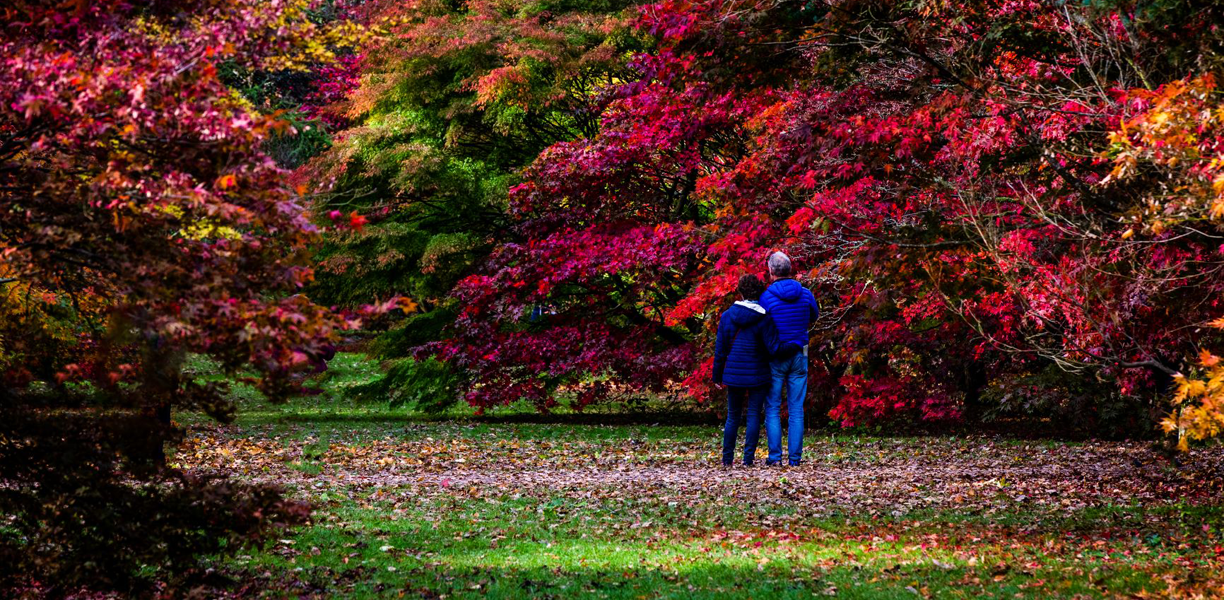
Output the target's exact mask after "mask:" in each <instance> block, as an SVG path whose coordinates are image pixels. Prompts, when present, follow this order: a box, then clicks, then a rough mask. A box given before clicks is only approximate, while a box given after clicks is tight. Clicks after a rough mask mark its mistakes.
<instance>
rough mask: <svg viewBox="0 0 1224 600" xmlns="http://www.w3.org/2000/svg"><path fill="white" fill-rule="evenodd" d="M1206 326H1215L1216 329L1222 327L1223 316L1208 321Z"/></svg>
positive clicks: (1223, 325)
mask: <svg viewBox="0 0 1224 600" xmlns="http://www.w3.org/2000/svg"><path fill="white" fill-rule="evenodd" d="M1207 326H1208V327H1215V328H1216V329H1224V317H1220V318H1218V319H1216V320H1214V321H1209V322H1208V323H1207Z"/></svg>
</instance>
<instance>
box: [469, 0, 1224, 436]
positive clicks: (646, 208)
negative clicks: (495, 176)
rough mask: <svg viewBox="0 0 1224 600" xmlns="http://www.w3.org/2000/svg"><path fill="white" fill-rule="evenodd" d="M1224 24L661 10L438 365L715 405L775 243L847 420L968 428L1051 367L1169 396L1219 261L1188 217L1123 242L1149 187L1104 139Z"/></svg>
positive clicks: (541, 179)
mask: <svg viewBox="0 0 1224 600" xmlns="http://www.w3.org/2000/svg"><path fill="white" fill-rule="evenodd" d="M1212 14H1214V13H1211V12H1207V13H1203V14H1198V13H1195V14H1194V16H1193V17H1192V18H1190V17H1186V18H1182V17H1176V18H1174V17H1169V18H1170V19H1174V22H1173V23H1172V24H1170V23H1165V22H1164V21H1161V20H1160V18H1162V15H1161V14H1155V13H1152V14H1145V16H1144V18H1143V19H1140V20H1139V21H1138V22H1137V23H1131V24H1130V25H1123V24H1122V23H1123V21H1124V19H1123V17H1124V16H1125V15H1121V14H1120V13H1118V12H1115V11H1114V10H1112V9H1097V8H1089V7H1081V8H1076V9H1071V10H1068V9H1067V8H1066V7H1063V6H1053V5H1047V4H1043V3H1036V2H1027V3H1026V2H1022V3H1016V2H982V3H974V4H969V5H965V4H955V5H952V4H949V5H931V4H922V5H910V4H903V3H894V2H883V1H871V0H856V1H852V2H837V3H828V4H824V3H815V4H812V5H808V6H805V7H802V8H800V7H798V6H790V5H769V6H765V5H758V4H755V3H751V2H738V1H735V0H710V1H706V2H698V3H691V2H670V1H668V2H662V3H659V4H655V5H650V6H647V7H644V8H643V9H642V10H641V16H640V18H639V20H638V23H637V26H638V27H639V29H640V30H642V31H644V32H647V33H650V34H653V35H656V36H658V38H659V46H658V49H657V51H656V52H654V53H652V54H649V55H643V56H638V57H636V58H635V59H634V66H635V68H636V69H637V70H638V72H639V73H640V77H639V78H638V79H637V80H635V81H630V82H627V83H624V84H623V85H620V86H619V87H618V89H617V90H616V95H615V98H616V99H615V100H614V101H613V102H612V103H610V104H609V105H608V106H607V108H606V109H605V110H604V113H603V115H602V121H601V129H600V131H599V132H598V134H597V135H594V136H590V137H586V138H582V139H578V140H575V141H572V142H564V143H560V144H556V145H554V146H553V147H551V148H550V149H548V150H547V151H545V152H544V153H543V154H541V156H540V157H539V158H538V159H537V160H536V161H535V163H534V164H533V165H532V166H531V167H529V168H528V169H527V170H526V172H525V173H524V182H523V183H522V184H521V185H519V186H518V187H516V188H515V189H514V190H513V191H512V192H511V210H512V214H513V216H514V218H515V219H516V233H517V234H518V235H520V236H522V239H523V240H525V241H523V242H516V243H514V244H507V245H504V246H502V248H501V249H500V250H499V251H497V252H495V253H494V256H493V258H492V260H491V261H490V262H489V263H488V264H487V265H486V268H485V270H484V271H483V272H482V273H481V274H479V275H476V276H473V277H472V278H470V279H468V280H467V281H465V282H464V283H463V284H461V286H460V287H459V290H458V292H457V294H458V297H459V298H461V299H462V300H463V301H464V303H465V305H466V308H465V311H464V315H463V317H462V318H461V319H460V321H459V322H458V334H457V337H456V338H455V339H454V340H452V342H451V343H449V344H448V345H447V346H446V350H445V354H446V355H447V356H448V357H449V358H451V359H452V360H455V361H457V362H458V363H459V364H461V365H463V366H464V367H466V368H469V369H472V370H473V373H474V374H475V377H476V382H477V385H476V387H474V388H473V391H472V393H471V394H470V395H469V399H470V400H471V401H473V402H474V403H476V404H478V405H486V404H488V403H494V402H501V401H506V400H508V399H511V398H512V397H514V395H515V394H518V393H520V392H521V391H522V389H523V388H530V389H532V397H536V398H542V397H543V396H542V394H546V393H548V392H550V391H551V390H550V389H549V388H548V386H545V385H543V383H542V381H543V380H542V379H539V378H537V375H538V374H539V373H547V374H548V375H549V376H550V377H551V378H552V379H550V381H554V382H556V381H566V380H559V379H558V378H559V377H560V376H561V375H563V374H564V375H566V376H567V377H568V378H569V379H568V381H571V382H577V381H581V380H582V377H581V376H580V375H579V374H577V373H576V371H577V372H585V373H589V374H592V375H593V376H595V377H597V378H598V377H601V376H602V375H604V374H607V373H609V372H613V373H615V374H617V375H619V376H621V377H623V378H625V379H626V380H627V381H630V382H632V383H631V385H632V386H634V387H635V388H642V389H665V388H666V386H667V384H668V383H669V381H670V380H671V379H672V378H674V377H676V376H677V375H678V374H679V372H680V371H684V372H691V373H693V375H692V376H691V377H690V378H689V379H688V380H687V381H686V382H685V383H686V385H687V386H689V388H690V391H691V392H692V393H694V395H698V396H700V395H702V394H703V393H704V387H703V386H701V385H699V384H700V379H701V375H700V373H701V372H702V371H701V369H702V365H703V361H704V352H707V351H708V348H709V346H710V343H711V340H710V337H709V336H710V334H711V329H710V327H711V324H712V323H713V321H714V319H713V318H712V317H713V316H714V315H716V314H717V313H718V312H719V310H720V309H721V307H722V306H724V305H725V304H726V303H727V302H729V301H730V298H729V297H728V296H729V293H730V292H731V288H732V286H731V285H729V282H731V281H732V280H733V277H734V276H735V275H737V274H739V273H741V272H743V271H746V270H753V271H759V270H761V269H762V266H763V265H762V262H763V259H764V257H765V256H766V255H767V253H768V252H769V251H770V250H773V249H778V248H781V249H786V250H788V251H789V252H790V253H791V254H792V255H793V256H794V257H795V258H796V259H797V262H798V263H799V264H800V265H801V266H803V272H802V275H803V276H804V278H805V281H806V282H807V283H809V284H810V285H812V286H814V287H815V288H816V291H817V292H818V297H819V298H821V299H822V303H823V304H824V305H825V308H826V310H825V317H824V318H823V319H822V322H821V323H820V324H819V327H818V331H817V332H816V335H815V338H814V345H815V348H816V356H817V358H818V363H817V364H818V365H819V367H821V369H822V370H823V371H824V372H823V373H822V374H821V375H820V376H821V377H823V378H825V381H828V382H832V381H837V382H840V383H839V388H840V389H832V390H826V391H827V392H828V393H829V395H831V396H834V397H837V398H840V399H839V400H838V401H837V404H836V406H835V407H834V409H833V412H832V413H831V414H832V415H833V416H834V417H835V418H838V419H841V420H842V421H843V422H844V423H846V424H852V423H859V422H864V421H870V420H877V419H887V418H892V417H896V416H903V415H913V416H916V417H919V418H927V419H937V418H949V417H955V416H956V415H957V414H959V413H960V412H961V409H962V407H965V406H967V405H972V404H974V403H976V402H977V401H978V399H979V397H980V395H981V393H982V391H983V390H984V389H985V386H986V385H987V383H988V382H989V381H990V380H991V379H992V378H995V377H999V376H1002V375H1005V374H1009V373H1010V374H1015V373H1024V372H1030V371H1034V370H1040V369H1043V368H1045V367H1047V366H1050V365H1054V366H1058V367H1061V368H1063V369H1065V370H1067V371H1069V372H1072V373H1074V372H1087V371H1093V372H1097V373H1101V374H1103V375H1104V376H1106V377H1116V378H1117V379H1118V380H1119V382H1120V384H1121V385H1120V386H1119V390H1120V392H1119V393H1121V394H1123V395H1129V396H1132V397H1136V398H1138V397H1141V396H1144V395H1147V396H1148V397H1150V396H1151V395H1152V394H1154V393H1159V392H1160V391H1161V390H1160V389H1159V385H1160V382H1161V381H1167V380H1168V377H1169V375H1170V374H1171V373H1172V372H1173V371H1175V370H1176V369H1177V367H1178V364H1179V361H1180V360H1181V357H1183V356H1187V355H1192V354H1193V352H1191V350H1192V348H1190V346H1191V345H1192V343H1188V340H1187V338H1186V337H1185V336H1184V335H1183V334H1182V333H1180V332H1181V331H1184V330H1185V329H1186V328H1188V327H1193V326H1194V325H1195V324H1196V323H1202V322H1204V321H1205V320H1206V319H1207V318H1209V317H1212V316H1214V315H1215V313H1218V312H1219V307H1218V306H1217V304H1218V302H1219V301H1218V300H1210V301H1206V302H1203V301H1201V300H1202V299H1204V298H1217V299H1218V298H1219V297H1220V296H1219V293H1220V292H1221V291H1222V290H1221V285H1222V284H1221V281H1224V279H1222V278H1219V277H1213V276H1210V275H1209V274H1210V273H1214V272H1215V270H1216V269H1218V268H1219V265H1220V263H1221V257H1220V254H1219V253H1218V252H1217V247H1218V246H1219V244H1218V243H1217V242H1214V241H1213V240H1214V239H1215V238H1214V235H1217V234H1213V233H1212V231H1211V230H1210V229H1207V230H1204V229H1194V228H1188V227H1184V226H1183V227H1182V228H1181V229H1177V228H1176V227H1177V226H1176V225H1175V224H1171V225H1168V226H1167V227H1168V228H1166V229H1163V230H1158V231H1150V236H1149V237H1147V238H1146V239H1144V240H1142V241H1138V240H1131V239H1129V236H1130V235H1131V234H1126V235H1124V232H1125V231H1126V230H1128V229H1129V228H1130V227H1131V225H1128V224H1127V223H1126V222H1125V221H1126V217H1127V215H1130V214H1137V213H1142V212H1143V210H1144V206H1145V205H1144V203H1143V202H1142V200H1140V198H1141V197H1142V193H1141V192H1139V191H1138V190H1142V189H1144V188H1145V186H1151V185H1152V182H1151V180H1145V179H1144V177H1142V176H1140V177H1138V178H1137V179H1135V180H1128V181H1126V182H1125V183H1124V184H1118V185H1106V183H1105V178H1106V176H1107V175H1108V174H1109V171H1110V167H1111V165H1110V163H1109V162H1108V161H1107V160H1104V158H1103V157H1104V156H1105V154H1104V153H1105V152H1106V151H1107V150H1108V144H1109V140H1108V139H1107V138H1106V136H1105V132H1106V131H1109V130H1111V129H1114V128H1117V127H1119V126H1120V124H1121V123H1122V122H1123V121H1124V120H1125V119H1126V118H1127V116H1128V115H1129V114H1134V111H1137V110H1142V109H1144V107H1145V103H1146V102H1147V101H1148V100H1147V98H1148V96H1146V95H1145V93H1131V92H1128V91H1127V90H1128V89H1130V88H1135V87H1138V86H1139V85H1140V83H1141V82H1145V81H1146V82H1151V81H1158V80H1160V78H1161V77H1162V76H1164V74H1165V72H1166V71H1167V67H1168V65H1169V64H1173V63H1174V62H1175V61H1177V60H1180V59H1179V58H1177V56H1176V55H1175V53H1171V52H1169V51H1168V48H1169V47H1170V45H1179V44H1180V46H1178V47H1180V48H1183V49H1188V50H1190V51H1197V49H1198V46H1194V44H1197V43H1198V42H1187V40H1190V39H1193V38H1192V36H1191V32H1195V31H1201V30H1202V28H1203V27H1204V25H1205V24H1206V23H1209V22H1210V20H1211V18H1212V17H1211V15H1212ZM1127 18H1129V19H1132V20H1133V19H1135V17H1134V15H1131V16H1130V17H1127ZM1213 39H1214V38H1213ZM985 40H989V43H987V42H986V41H985ZM1205 43H1206V42H1204V44H1205ZM1186 44H1189V46H1187V45H1186ZM1119 56H1126V57H1129V58H1128V59H1127V60H1128V61H1129V62H1125V61H1124V62H1119V61H1118V57H1119ZM1208 227H1209V228H1215V230H1214V231H1216V232H1218V231H1219V221H1218V220H1216V221H1214V222H1213V224H1210V225H1208ZM1132 234H1133V232H1132ZM532 306H539V307H545V308H546V311H545V312H546V313H547V316H546V317H544V318H541V319H537V320H534V321H533V320H531V319H530V318H529V317H528V315H529V313H530V312H531V311H530V308H531V307H532ZM527 339H530V340H532V341H533V343H532V344H530V345H519V343H520V342H521V341H522V340H527ZM609 340H615V341H616V343H614V344H611V345H609V344H608V341H609ZM622 341H623V343H622ZM503 343H509V344H510V347H512V348H514V350H513V351H510V352H506V351H502V350H500V348H501V347H502V344H503ZM698 348H699V349H701V351H697V349H698ZM537 354H538V358H534V359H532V360H528V357H529V356H532V357H535V356H536V355H537ZM659 363H662V364H666V365H669V366H675V367H676V371H670V372H667V373H666V374H665V375H664V376H663V377H656V376H655V374H656V373H658V372H659V371H658V370H657V368H656V367H657V364H659ZM634 369H638V371H635V370H634ZM814 371H817V370H816V369H814ZM648 373H649V376H647V374H648ZM817 395H819V392H818V393H817Z"/></svg>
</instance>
